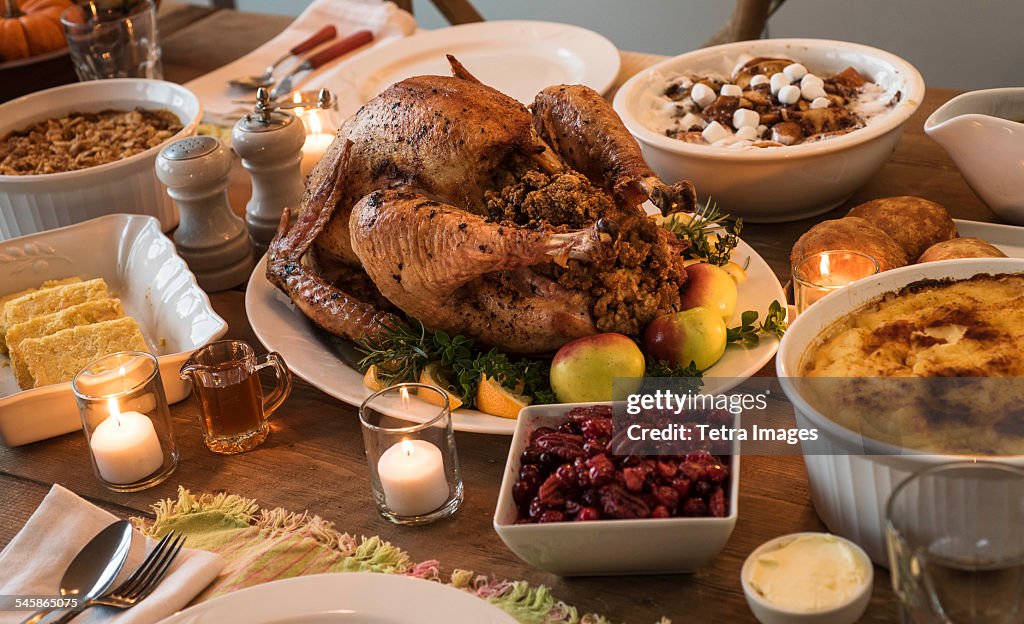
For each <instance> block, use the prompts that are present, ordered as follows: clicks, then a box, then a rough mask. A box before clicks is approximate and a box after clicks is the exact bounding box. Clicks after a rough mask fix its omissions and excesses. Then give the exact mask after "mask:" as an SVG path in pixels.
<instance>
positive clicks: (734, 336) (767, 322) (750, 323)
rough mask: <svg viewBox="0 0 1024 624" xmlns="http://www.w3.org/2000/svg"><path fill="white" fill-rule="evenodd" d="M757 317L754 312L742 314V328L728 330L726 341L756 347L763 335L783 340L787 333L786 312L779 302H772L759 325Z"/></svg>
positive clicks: (748, 311)
mask: <svg viewBox="0 0 1024 624" xmlns="http://www.w3.org/2000/svg"><path fill="white" fill-rule="evenodd" d="M757 317H758V314H757V312H756V311H754V310H747V311H746V312H744V313H743V314H741V315H740V326H739V327H730V328H729V329H728V330H726V341H728V342H742V343H743V344H744V345H746V346H748V347H755V346H757V344H758V343H759V342H760V341H761V334H770V335H772V336H775V337H776V338H782V336H783V334H785V333H786V310H785V308H783V307H782V304H781V303H779V302H778V301H772V303H771V305H769V306H768V314H767V315H766V316H765V318H764V322H762V323H760V324H758V322H757Z"/></svg>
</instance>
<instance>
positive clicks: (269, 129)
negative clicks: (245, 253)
mask: <svg viewBox="0 0 1024 624" xmlns="http://www.w3.org/2000/svg"><path fill="white" fill-rule="evenodd" d="M284 108H294V106H293V105H288V104H285V105H275V104H274V103H272V102H271V101H270V94H269V93H268V91H267V90H266V89H265V88H261V89H259V90H258V91H257V92H256V109H255V110H254V111H253V112H252V113H249V114H248V115H246V116H245V117H243V118H241V119H239V120H238V123H236V124H235V127H234V130H232V132H231V140H232V143H233V145H234V148H235V151H236V152H237V153H238V155H239V156H241V157H242V166H243V167H245V169H246V171H248V172H249V175H250V176H251V177H252V199H250V200H249V203H248V204H247V205H246V207H245V223H246V225H248V227H249V238H250V239H251V240H252V244H253V246H254V247H255V248H256V254H257V256H261V255H263V254H264V253H266V251H267V246H268V245H269V244H270V241H271V239H272V238H273V237H274V233H275V232H276V231H277V226H278V224H279V223H280V221H281V213H282V212H284V209H285V208H289V209H291V214H293V215H294V214H297V209H298V207H299V202H300V201H301V199H302V191H303V183H302V172H301V170H300V164H301V163H302V145H303V144H304V143H305V142H306V128H305V126H303V125H302V122H301V121H299V120H298V119H297V118H296V117H295V115H292V114H291V113H288V112H285V111H284V110H282V109H284Z"/></svg>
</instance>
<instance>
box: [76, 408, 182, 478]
mask: <svg viewBox="0 0 1024 624" xmlns="http://www.w3.org/2000/svg"><path fill="white" fill-rule="evenodd" d="M89 446H90V447H91V448H92V456H93V458H94V459H95V460H96V468H98V469H99V471H100V476H101V477H103V479H104V480H105V481H108V482H110V483H118V484H122V485H123V484H126V483H134V482H136V481H139V480H141V479H143V478H145V477H148V476H149V475H151V474H153V473H154V472H156V471H157V469H159V468H160V466H162V465H163V463H164V453H163V450H162V449H161V448H160V439H159V438H158V437H157V435H156V429H154V428H153V421H151V420H150V419H149V417H147V416H145V415H143V414H140V413H138V412H124V413H123V414H122V413H121V411H120V410H119V409H118V407H117V402H116V401H115V400H114V399H111V400H110V416H109V417H108V418H107V419H106V420H104V421H103V422H101V423H100V424H99V425H98V426H97V427H96V429H95V431H93V432H92V437H91V438H90V439H89Z"/></svg>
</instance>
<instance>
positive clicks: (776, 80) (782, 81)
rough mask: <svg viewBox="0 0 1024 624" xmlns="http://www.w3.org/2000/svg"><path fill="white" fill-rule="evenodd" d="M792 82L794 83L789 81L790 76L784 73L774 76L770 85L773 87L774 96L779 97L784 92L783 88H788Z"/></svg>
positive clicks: (770, 80)
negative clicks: (780, 92)
mask: <svg viewBox="0 0 1024 624" xmlns="http://www.w3.org/2000/svg"><path fill="white" fill-rule="evenodd" d="M791 82H793V81H792V80H790V79H789V76H787V75H786V74H784V73H782V72H779V73H777V74H772V77H771V78H770V79H769V84H770V85H771V86H772V95H777V94H778V93H779V91H781V90H782V87H785V86H788V85H789V84H790V83H791Z"/></svg>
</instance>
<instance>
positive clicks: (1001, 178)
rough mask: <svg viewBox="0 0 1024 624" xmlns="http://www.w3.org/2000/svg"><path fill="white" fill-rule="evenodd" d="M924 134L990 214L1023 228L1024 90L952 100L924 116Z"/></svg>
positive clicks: (978, 93) (966, 95) (967, 95)
mask: <svg viewBox="0 0 1024 624" xmlns="http://www.w3.org/2000/svg"><path fill="white" fill-rule="evenodd" d="M924 131H925V133H926V134H927V135H928V136H930V137H931V138H932V139H934V140H935V142H936V143H938V144H939V145H941V146H942V147H943V148H945V150H946V152H948V153H949V156H950V158H952V159H953V162H955V163H956V166H957V167H959V168H960V173H962V174H963V176H964V179H965V180H967V183H968V184H970V185H971V188H972V189H974V192H975V193H977V194H978V195H979V196H980V197H981V199H982V200H984V201H985V203H986V204H988V207H989V208H991V209H992V212H994V213H996V214H997V215H999V216H1000V217H1002V218H1004V219H1006V220H1007V221H1009V222H1010V223H1016V224H1017V225H1024V87H1016V88H1008V89H986V90H984V91H971V92H970V93H964V94H961V95H958V96H956V97H955V98H953V99H952V100H950V101H948V102H946V103H945V104H943V105H942V106H940V107H939V108H938V110H936V111H935V112H934V113H932V114H931V116H930V117H928V120H927V121H925V122H924ZM996 155H998V156H996Z"/></svg>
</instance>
